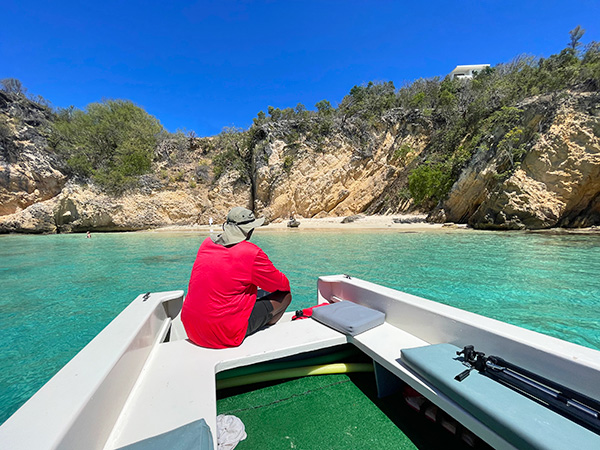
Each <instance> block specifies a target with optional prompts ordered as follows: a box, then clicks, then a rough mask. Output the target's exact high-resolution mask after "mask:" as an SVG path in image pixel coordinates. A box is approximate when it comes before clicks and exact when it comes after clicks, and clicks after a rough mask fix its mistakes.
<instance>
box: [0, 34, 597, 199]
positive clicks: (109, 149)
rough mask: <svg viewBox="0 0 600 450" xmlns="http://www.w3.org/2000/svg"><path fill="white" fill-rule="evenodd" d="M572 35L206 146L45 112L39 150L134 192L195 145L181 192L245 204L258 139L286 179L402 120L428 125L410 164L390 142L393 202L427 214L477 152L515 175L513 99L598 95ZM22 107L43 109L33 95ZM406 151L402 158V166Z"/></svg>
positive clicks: (137, 127)
mask: <svg viewBox="0 0 600 450" xmlns="http://www.w3.org/2000/svg"><path fill="white" fill-rule="evenodd" d="M583 33H584V30H583V29H581V27H577V28H575V29H574V30H572V31H571V32H570V33H569V36H570V40H569V42H568V44H567V47H566V48H565V49H564V50H562V51H561V52H560V53H558V54H555V55H552V56H550V57H548V58H535V57H532V56H519V57H517V58H515V59H514V60H513V61H511V62H509V63H506V64H498V65H496V66H494V67H490V68H487V69H485V70H483V71H481V73H478V74H476V76H475V77H474V78H473V79H451V78H450V77H449V76H446V77H444V78H440V77H436V78H432V79H419V80H416V81H414V82H412V83H410V84H407V85H405V86H402V87H401V88H400V89H397V88H396V87H395V86H394V84H393V83H392V82H391V81H387V82H369V83H367V84H365V85H361V86H354V87H353V88H352V89H351V90H350V92H349V93H348V95H346V96H345V97H344V98H343V99H342V101H341V102H340V103H339V105H337V107H334V106H332V104H331V103H330V102H329V101H327V100H322V101H320V102H318V103H317V104H316V105H315V108H316V109H315V110H313V111H311V110H308V109H307V108H306V107H305V106H304V105H302V104H300V103H299V104H298V105H296V107H294V108H285V109H279V108H275V107H272V106H269V107H268V109H267V113H265V112H263V111H261V112H259V113H258V115H257V117H255V118H254V121H253V125H252V126H251V127H250V128H249V129H247V130H243V129H237V128H227V129H224V130H223V132H222V133H221V134H219V135H217V136H215V137H212V138H202V139H198V138H196V137H195V135H194V133H193V132H190V133H188V135H184V134H183V133H181V132H179V133H175V134H169V133H167V132H166V131H165V130H164V129H163V127H162V126H161V125H160V123H159V122H158V121H157V120H156V119H155V118H154V117H152V116H150V115H149V114H148V113H146V112H145V111H144V110H143V109H142V108H140V107H139V106H136V105H135V104H133V103H132V102H130V101H127V100H107V101H104V102H101V103H93V104H90V105H88V106H87V107H86V108H85V110H77V109H73V108H67V109H58V110H54V111H53V127H52V129H53V132H52V134H51V137H50V139H49V145H50V147H51V148H52V149H54V150H55V151H56V152H57V153H58V154H59V155H62V156H63V157H64V158H65V160H66V162H67V164H68V167H69V168H70V170H71V172H72V173H73V174H76V175H78V176H80V177H83V178H91V179H93V180H94V181H95V182H97V183H98V184H100V185H101V186H103V187H105V188H106V189H108V190H111V191H116V192H119V191H122V190H124V189H127V188H129V187H134V186H135V184H136V183H135V182H136V180H137V178H138V177H139V175H142V174H145V173H151V172H152V171H153V170H154V171H156V172H159V173H156V174H155V175H156V178H157V179H158V178H160V179H168V178H169V175H168V174H166V173H165V171H166V169H165V166H164V164H163V165H160V164H153V163H154V162H157V161H167V160H168V161H169V164H174V165H176V164H177V161H184V160H187V159H186V158H189V157H190V156H189V155H196V153H194V152H195V151H196V150H197V149H198V148H199V147H202V148H201V150H202V151H201V153H200V154H201V155H202V161H198V168H197V170H196V172H197V173H196V175H195V176H194V177H193V178H190V179H189V180H188V182H189V184H190V186H192V184H193V186H195V185H196V182H209V181H210V180H211V179H212V181H215V180H218V179H219V177H221V176H222V175H223V174H226V173H235V174H237V175H238V176H239V179H240V180H242V181H243V182H246V183H248V185H249V186H250V190H251V195H252V194H254V186H255V181H256V180H255V176H256V167H257V165H260V164H264V163H265V160H264V157H265V154H264V152H263V151H262V150H263V149H264V148H265V146H266V145H267V142H268V141H269V140H272V139H281V140H283V141H284V142H285V143H286V148H285V149H286V150H285V154H284V159H283V165H284V167H283V169H284V170H285V171H286V172H290V171H291V170H292V168H293V166H294V163H295V160H296V158H297V157H298V155H299V152H301V151H306V149H310V151H315V152H324V151H326V149H327V147H328V145H330V144H331V140H332V139H334V137H335V138H336V139H345V140H347V142H348V143H349V144H351V147H352V148H353V149H354V152H355V155H354V157H355V158H356V159H359V160H360V159H367V158H369V157H370V156H371V155H372V154H373V150H374V149H375V148H377V146H378V144H379V140H380V139H381V137H382V136H383V133H384V132H385V131H386V130H388V129H390V127H393V126H395V125H397V124H398V123H399V122H400V121H401V120H402V119H403V118H406V117H411V118H412V119H411V120H413V121H414V120H418V121H419V120H420V121H422V122H424V123H427V124H429V130H430V136H429V144H428V146H427V148H425V150H424V151H423V152H421V153H420V154H419V156H418V157H416V156H414V154H412V153H411V149H410V147H408V146H407V145H406V144H404V143H402V142H400V141H399V142H398V143H397V148H392V150H391V158H392V160H393V161H395V164H400V165H402V164H404V165H406V166H408V164H410V166H409V169H407V170H408V172H409V174H408V186H406V185H405V186H403V187H402V188H401V189H400V190H399V191H398V192H397V193H396V195H397V198H404V199H406V198H407V197H410V198H412V199H413V200H414V202H415V204H417V205H422V206H423V207H424V208H430V207H432V206H434V205H435V204H436V203H437V202H438V201H439V200H441V199H443V198H444V197H445V196H446V195H447V193H448V191H449V190H450V188H451V187H452V185H453V183H454V182H455V181H456V179H457V178H458V176H459V175H460V173H461V171H462V170H463V169H464V167H465V166H466V165H467V164H468V163H469V161H470V160H471V159H472V157H473V155H475V154H476V153H478V152H483V153H489V154H493V155H495V156H497V157H499V158H500V159H502V164H501V170H499V173H498V179H499V180H502V179H504V178H506V177H508V176H509V175H510V174H511V173H512V171H514V170H515V169H516V168H517V167H519V164H520V162H521V161H522V158H523V157H524V155H525V154H526V153H527V150H528V149H529V148H530V147H531V145H532V144H533V142H535V139H536V136H537V133H538V131H539V130H538V129H537V125H538V124H536V123H533V122H531V121H527V120H526V118H525V117H524V114H523V108H522V107H521V105H520V103H521V102H522V101H523V100H524V99H527V98H530V97H533V96H540V95H565V92H567V90H568V89H572V90H580V91H598V90H600V43H597V42H591V43H590V44H588V45H587V46H585V47H584V46H583V45H582V44H581V42H580V41H581V38H582V36H583ZM0 90H2V91H4V92H7V93H9V94H10V95H12V96H13V97H15V98H16V97H18V96H21V97H23V96H24V95H25V89H24V88H23V86H22V85H21V83H20V82H19V81H18V80H14V79H5V80H2V81H1V82H0ZM29 99H30V100H31V101H34V102H37V103H38V104H40V105H43V106H44V107H46V108H47V107H48V102H46V101H45V100H44V99H42V98H41V97H39V98H34V97H31V96H30V97H29ZM415 118H416V119H415ZM7 134H8V127H7V124H6V123H4V122H2V123H0V135H7ZM409 154H412V155H413V156H412V157H411V158H408V157H407V155H409ZM415 158H417V159H415ZM209 166H210V168H209ZM180 178H181V180H180V181H183V173H180V174H178V175H176V177H175V178H174V179H175V181H178V180H179V179H180ZM388 194H389V193H388Z"/></svg>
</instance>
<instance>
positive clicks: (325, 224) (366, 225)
mask: <svg viewBox="0 0 600 450" xmlns="http://www.w3.org/2000/svg"><path fill="white" fill-rule="evenodd" d="M354 217H356V218H355V220H353V221H351V222H348V223H342V221H343V220H344V219H345V218H344V217H323V218H320V219H305V218H303V217H297V218H296V219H297V220H298V221H299V222H300V226H299V227H298V228H290V227H288V226H287V223H288V221H287V220H282V219H276V220H275V221H273V222H271V223H269V224H268V225H265V226H263V227H260V228H258V229H257V230H256V231H255V232H268V231H283V230H287V231H291V232H302V230H312V231H316V230H323V231H326V230H333V231H348V230H356V231H359V230H397V231H407V232H408V231H412V232H415V231H438V230H442V229H443V230H450V229H454V230H466V229H467V226H466V225H455V224H440V223H428V222H425V216H424V215H391V216H364V215H359V216H354ZM220 229H221V224H219V223H215V224H213V226H212V230H213V231H216V232H218V231H219V230H220ZM148 231H157V232H162V231H166V232H172V231H205V232H210V231H211V227H210V226H209V225H208V224H206V225H192V226H185V225H182V226H169V227H161V228H156V229H153V230H148Z"/></svg>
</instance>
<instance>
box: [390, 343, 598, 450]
mask: <svg viewBox="0 0 600 450" xmlns="http://www.w3.org/2000/svg"><path fill="white" fill-rule="evenodd" d="M459 350H460V349H459V348H458V347H455V346H454V345H450V344H437V345H429V346H426V347H417V348H411V349H405V350H402V361H404V362H405V363H406V364H407V365H408V366H409V367H410V368H411V369H412V370H414V371H415V372H416V373H418V374H419V375H421V376H422V377H423V378H425V379H426V380H427V382H428V383H430V384H431V385H432V386H434V387H435V388H436V389H438V390H439V391H441V392H442V393H444V394H445V395H447V396H448V397H450V398H451V399H452V400H454V401H455V402H456V403H458V404H459V405H460V406H462V407H463V408H464V409H465V410H466V411H468V412H469V413H471V414H472V415H473V416H474V417H476V418H477V419H479V420H480V421H481V422H482V423H484V424H485V425H486V426H488V427H489V428H490V429H492V430H493V431H495V432H496V433H497V434H498V435H500V436H501V437H503V438H504V439H505V440H506V441H507V442H509V443H511V444H512V445H514V446H515V447H517V448H519V449H523V450H527V449H556V450H564V449H566V448H580V449H600V436H599V435H597V434H595V433H593V432H592V431H589V430H588V429H586V428H584V427H582V426H580V425H578V424H576V423H574V422H572V421H570V420H568V419H566V418H565V417H563V416H561V415H559V414H557V413H555V412H553V411H551V410H550V409H548V408H546V407H544V406H542V405H540V404H538V403H536V402H535V401H533V400H530V399H529V398H527V397H525V396H523V395H521V394H519V393H517V392H515V391H513V390H512V389H510V388H508V387H506V386H503V385H502V384H500V383H498V382H496V381H494V380H492V379H490V378H488V377H486V376H484V375H481V374H479V373H478V372H477V371H475V370H473V371H471V375H470V376H468V377H467V378H465V379H464V380H463V381H462V382H459V381H456V380H455V379H454V377H455V376H456V375H458V374H459V373H461V372H463V371H464V370H465V366H464V365H463V364H462V363H461V362H460V361H459V360H458V357H457V355H456V352H457V351H459Z"/></svg>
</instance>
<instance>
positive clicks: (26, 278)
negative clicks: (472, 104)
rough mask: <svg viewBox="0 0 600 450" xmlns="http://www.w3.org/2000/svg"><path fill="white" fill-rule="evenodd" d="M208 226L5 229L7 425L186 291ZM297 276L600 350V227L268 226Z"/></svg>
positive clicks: (266, 238) (1, 317)
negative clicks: (566, 231)
mask: <svg viewBox="0 0 600 450" xmlns="http://www.w3.org/2000/svg"><path fill="white" fill-rule="evenodd" d="M206 236H207V234H206V233H205V234H202V233H183V232H180V233H165V232H145V233H112V234H109V233H105V234H101V233H96V234H93V236H92V239H86V238H85V235H83V234H71V235H48V236H23V235H4V236H0V423H1V422H4V421H5V420H6V419H7V418H8V417H9V416H10V415H11V414H12V413H13V412H14V411H16V409H17V408H18V407H19V406H21V405H22V404H23V403H24V402H25V401H26V400H27V399H28V398H29V397H30V396H31V395H33V394H34V393H35V392H36V391H37V390H38V389H39V388H40V387H41V386H42V385H43V384H44V383H45V382H46V381H48V380H49V379H50V378H51V377H52V375H54V374H55V373H56V372H57V371H58V370H59V369H60V368H61V367H62V366H63V365H64V364H66V363H67V362H68V361H69V360H70V359H71V358H72V357H73V356H74V355H75V354H76V353H77V352H78V351H79V350H81V348H83V347H84V346H85V345H86V344H87V343H88V342H89V341H90V340H91V339H92V338H93V337H94V336H95V335H96V334H97V333H99V332H100V331H101V330H102V329H103V328H104V327H105V326H106V325H107V324H108V323H109V322H110V321H111V320H112V319H113V318H114V317H115V316H116V315H117V314H118V313H119V312H120V311H121V310H122V309H123V308H124V307H125V306H127V304H129V303H130V302H131V301H132V300H133V299H134V298H135V297H136V296H137V295H139V294H140V293H144V292H148V291H153V292H158V291H167V290H175V289H183V290H185V289H186V287H187V282H188V278H189V275H190V271H191V267H192V264H193V262H194V258H195V255H196V251H197V249H198V246H199V245H200V243H201V242H202V240H203V239H204V238H205V237H206ZM252 240H253V242H255V243H257V244H258V245H260V246H261V247H262V248H263V249H264V250H265V251H266V253H267V254H268V255H269V257H270V258H271V260H272V261H273V262H274V263H275V265H276V266H277V267H278V268H279V269H280V270H282V271H283V272H284V273H286V274H287V275H288V277H289V279H290V281H291V284H292V294H293V303H292V306H291V307H290V309H291V310H295V309H299V308H303V307H307V306H310V305H313V304H314V303H315V302H316V285H317V277H318V276H321V275H333V274H342V273H344V274H349V275H352V276H354V277H358V278H362V279H365V280H368V281H372V282H375V283H380V284H382V285H385V286H388V287H392V288H396V289H399V290H402V291H405V292H409V293H411V294H415V295H418V296H421V297H425V298H428V299H431V300H436V301H439V302H442V303H446V304H449V305H452V306H455V307H458V308H462V309H466V310H469V311H472V312H475V313H479V314H483V315H486V316H489V317H493V318H495V319H499V320H502V321H506V322H509V323H512V324H515V325H519V326H523V327H525V328H529V329H532V330H535V331H540V332H543V333H546V334H549V335H552V336H555V337H558V338H561V339H565V340H567V341H571V342H574V343H577V344H580V345H583V346H586V347H590V348H594V349H598V350H600V236H598V235H595V236H594V235H558V236H557V235H550V234H535V233H517V232H515V233H512V232H504V233H494V232H475V231H472V232H456V231H453V232H417V233H402V232H397V231H369V232H344V233H342V232H333V231H309V230H284V231H280V232H279V231H273V232H258V233H255V236H254V237H253V239H252Z"/></svg>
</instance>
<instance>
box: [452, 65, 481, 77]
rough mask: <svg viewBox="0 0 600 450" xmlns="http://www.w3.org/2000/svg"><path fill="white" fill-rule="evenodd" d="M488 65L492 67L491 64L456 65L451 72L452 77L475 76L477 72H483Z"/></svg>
mask: <svg viewBox="0 0 600 450" xmlns="http://www.w3.org/2000/svg"><path fill="white" fill-rule="evenodd" d="M486 67H490V65H489V64H471V65H468V66H456V68H455V69H454V70H453V71H452V72H450V79H451V80H453V79H455V78H473V76H474V75H475V73H477V72H481V71H482V70H484V69H485V68H486Z"/></svg>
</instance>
